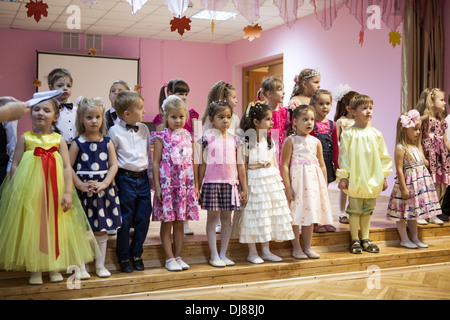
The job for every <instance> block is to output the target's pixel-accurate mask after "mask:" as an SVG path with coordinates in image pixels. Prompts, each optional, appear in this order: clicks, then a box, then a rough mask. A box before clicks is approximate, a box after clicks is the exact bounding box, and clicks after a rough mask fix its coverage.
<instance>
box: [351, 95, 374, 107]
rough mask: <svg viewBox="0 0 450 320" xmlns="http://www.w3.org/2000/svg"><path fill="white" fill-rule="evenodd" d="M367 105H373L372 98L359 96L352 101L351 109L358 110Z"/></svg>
mask: <svg viewBox="0 0 450 320" xmlns="http://www.w3.org/2000/svg"><path fill="white" fill-rule="evenodd" d="M365 104H371V105H373V100H372V98H371V97H369V96H366V95H365V94H359V95H357V96H355V97H353V99H352V100H350V109H352V110H356V109H358V107H359V106H360V105H365Z"/></svg>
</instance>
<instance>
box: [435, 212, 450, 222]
mask: <svg viewBox="0 0 450 320" xmlns="http://www.w3.org/2000/svg"><path fill="white" fill-rule="evenodd" d="M437 217H438V218H439V219H441V220H442V221H445V222H447V221H449V218H448V214H447V213H443V214H440V215H438V216H437Z"/></svg>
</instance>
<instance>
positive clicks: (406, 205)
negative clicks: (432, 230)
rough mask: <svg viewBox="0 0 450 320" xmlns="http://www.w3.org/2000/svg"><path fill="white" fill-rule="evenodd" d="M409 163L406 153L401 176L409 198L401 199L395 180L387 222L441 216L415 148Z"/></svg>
mask: <svg viewBox="0 0 450 320" xmlns="http://www.w3.org/2000/svg"><path fill="white" fill-rule="evenodd" d="M410 155H411V163H410V161H409V159H408V158H409V157H408V155H407V153H405V157H404V158H403V174H404V176H405V183H406V188H408V191H409V195H410V198H409V199H408V200H404V199H402V192H401V189H400V185H399V183H398V178H396V179H395V184H394V188H393V189H392V193H391V197H390V199H389V204H388V209H387V216H386V219H387V220H393V221H400V220H422V219H427V218H431V217H433V216H436V215H439V214H441V213H442V212H441V206H440V205H439V199H438V197H437V194H436V191H435V186H434V183H433V180H432V179H431V176H430V173H429V172H428V170H427V168H426V167H425V165H424V164H423V160H422V157H421V156H420V152H419V150H418V149H417V148H411V149H410Z"/></svg>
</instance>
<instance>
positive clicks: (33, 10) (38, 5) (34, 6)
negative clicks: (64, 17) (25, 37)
mask: <svg viewBox="0 0 450 320" xmlns="http://www.w3.org/2000/svg"><path fill="white" fill-rule="evenodd" d="M25 8H27V9H28V11H27V16H28V17H31V16H34V20H36V22H39V20H41V16H44V17H47V15H48V12H47V9H48V5H47V4H46V3H44V2H42V1H38V0H36V1H33V0H30V2H28V3H27V5H26V6H25Z"/></svg>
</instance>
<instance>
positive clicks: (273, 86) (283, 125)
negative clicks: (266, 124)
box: [257, 77, 289, 163]
mask: <svg viewBox="0 0 450 320" xmlns="http://www.w3.org/2000/svg"><path fill="white" fill-rule="evenodd" d="M260 92H262V94H263V95H264V98H265V99H266V103H267V105H268V106H269V107H270V109H271V110H272V121H273V126H272V131H271V137H272V138H273V139H274V140H275V145H278V148H277V149H276V150H277V152H278V155H277V161H278V163H280V161H281V150H282V148H283V143H284V140H285V139H286V136H287V130H288V128H289V113H288V109H286V108H284V107H283V106H282V104H283V101H284V84H283V81H281V80H280V79H278V78H275V77H269V78H265V79H264V80H263V82H262V84H261V91H260ZM260 92H258V97H257V98H258V99H259V100H261V96H260Z"/></svg>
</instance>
